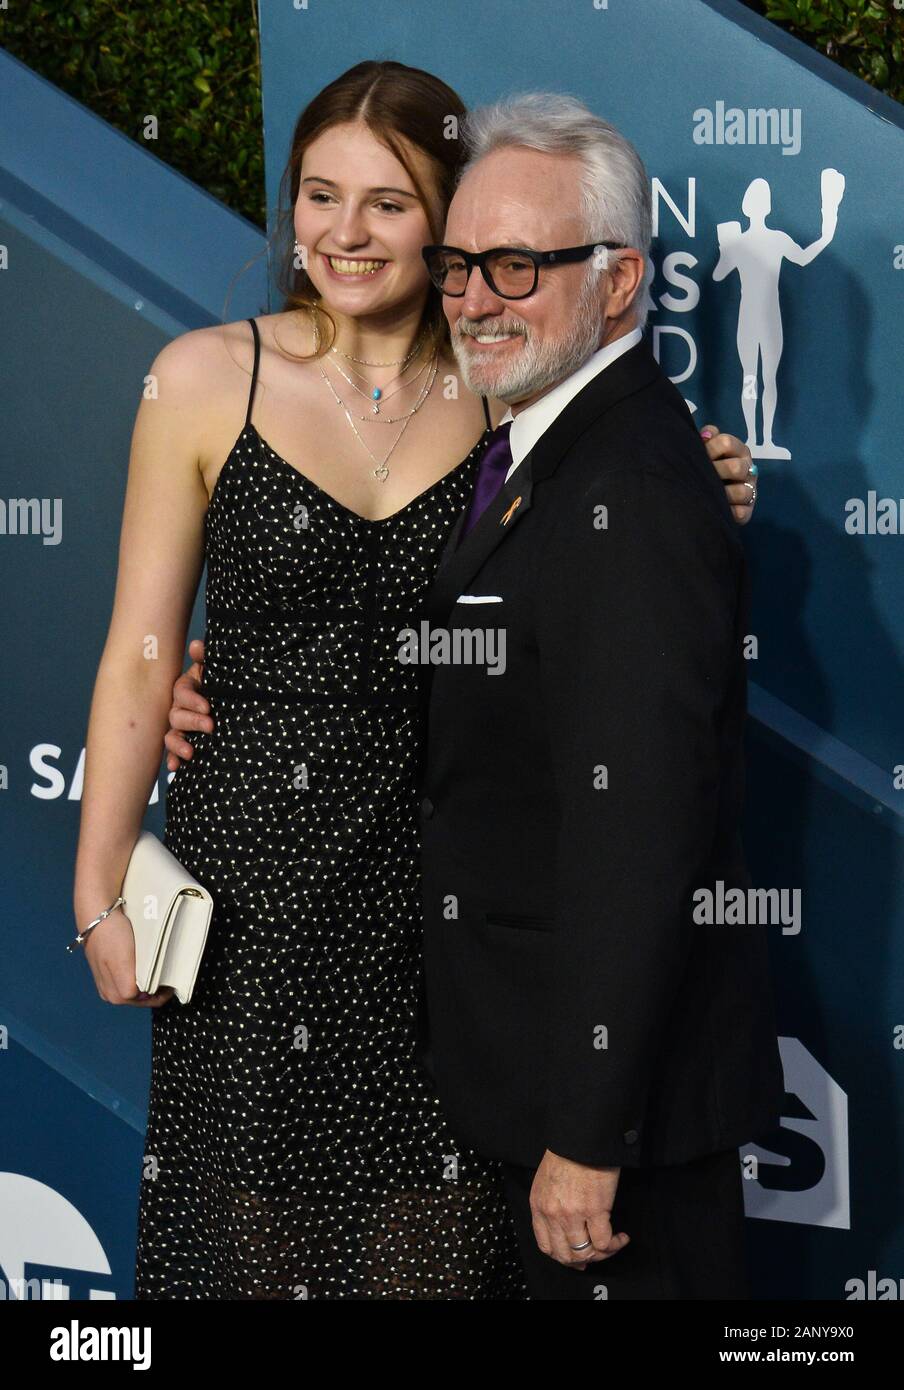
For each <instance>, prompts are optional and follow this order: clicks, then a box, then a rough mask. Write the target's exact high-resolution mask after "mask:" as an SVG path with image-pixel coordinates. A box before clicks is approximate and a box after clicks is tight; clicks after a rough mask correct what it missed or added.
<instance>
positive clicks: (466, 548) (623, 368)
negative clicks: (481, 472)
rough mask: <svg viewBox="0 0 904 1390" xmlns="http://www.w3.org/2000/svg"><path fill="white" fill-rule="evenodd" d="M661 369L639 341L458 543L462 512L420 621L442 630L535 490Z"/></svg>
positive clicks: (593, 383) (567, 411) (572, 407)
mask: <svg viewBox="0 0 904 1390" xmlns="http://www.w3.org/2000/svg"><path fill="white" fill-rule="evenodd" d="M660 375H661V369H660V367H659V365H658V364H657V362H656V359H655V358H654V356H653V354H652V352H651V351H650V348H649V346H648V344H647V342H646V340H645V339H642V340H641V341H640V342H639V343H637V344H636V346H635V347H633V348H630V349H629V351H628V352H626V353H624V355H623V356H621V357H618V358H616V360H615V361H614V362H612V363H611V364H610V365H609V366H608V367H605V368H604V369H603V370H602V371H601V372H599V373H598V374H597V375H596V376H595V377H593V378H592V379H591V380H590V381H588V383H587V385H586V386H585V387H584V388H583V390H581V391H579V392H578V394H577V395H576V396H574V397H573V398H572V399H571V400H570V401H569V402H568V404H567V405H566V406H565V408H564V409H563V410H562V411H561V413H560V414H559V415H557V416H556V418H555V420H553V422H552V424H551V425H550V426H549V428H548V429H547V430H546V431H545V433H544V434H542V435H541V436H540V438H539V439H538V440H537V442H536V444H535V445H534V447H533V448H532V449H531V451H530V453H529V454H528V455H527V456H526V458H524V459H523V460H522V462H521V463H520V464H519V466H518V467H517V468H516V469H515V471H514V473H513V474H512V476H511V478H509V480H508V482H507V483H505V484H504V486H503V487H502V489H501V490H500V492H499V493H498V494H497V495H496V497H495V498H494V499H493V501H492V502H491V503H490V505H489V506H488V507H487V508H486V510H485V511H484V512H483V513H482V515H481V516H480V517H479V518H478V520H477V521H476V522H475V524H474V526H473V528H472V529H471V530H470V531H469V532H468V534H467V535H466V536H465V537H464V539H463V540H461V543H460V544H459V540H460V537H461V532H462V528H463V526H464V524H465V515H466V511H465V512H462V514H461V516H460V517H459V518H458V521H457V522H456V523H455V525H454V527H453V528H452V532H451V534H450V536H449V540H448V542H447V544H446V546H445V549H444V550H443V554H442V557H441V559H440V564H439V568H438V569H437V572H436V575H435V577H434V580H433V583H432V585H431V587H430V589H429V591H428V593H427V597H426V599H425V602H424V608H423V616H424V617H426V618H427V620H428V621H429V622H430V624H431V626H437V627H442V626H444V625H445V623H446V622H447V620H448V618H449V614H450V612H451V610H452V608H453V607H454V606H455V603H456V601H457V599H458V596H459V594H461V593H462V592H463V591H464V590H465V589H466V588H467V586H468V584H469V583H470V581H471V580H472V579H473V578H474V576H475V575H476V574H477V572H478V571H479V570H480V569H481V567H482V566H483V564H484V563H485V561H486V560H487V559H488V558H489V556H490V555H492V553H493V551H494V550H495V549H496V547H497V546H499V545H501V544H502V543H503V541H505V540H506V539H507V537H508V536H510V535H512V534H513V533H514V531H515V530H516V528H517V526H518V523H519V522H520V521H522V520H523V519H524V517H525V516H526V515H527V513H528V512H529V511H530V508H531V503H532V498H533V492H534V488H535V486H536V485H537V484H538V483H540V482H541V481H543V480H544V479H546V478H548V477H549V476H550V475H551V474H552V473H554V472H555V470H556V468H557V467H558V464H559V462H560V460H561V459H562V458H563V456H564V455H565V454H566V453H567V452H568V450H569V449H570V448H571V446H572V445H573V444H574V442H575V440H577V439H578V438H579V437H580V435H582V434H583V433H584V431H585V430H587V429H588V428H589V427H590V426H591V425H592V424H593V423H594V421H595V420H597V419H599V417H600V416H601V415H603V414H605V412H606V411H607V410H609V409H610V408H611V407H612V406H613V405H615V404H616V402H618V401H620V400H624V398H625V397H626V396H630V395H633V393H634V392H635V391H640V390H642V389H643V387H645V386H648V385H650V383H651V382H653V381H655V380H656V378H657V376H660Z"/></svg>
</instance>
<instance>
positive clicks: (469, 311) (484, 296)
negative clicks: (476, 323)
mask: <svg viewBox="0 0 904 1390" xmlns="http://www.w3.org/2000/svg"><path fill="white" fill-rule="evenodd" d="M459 303H460V304H461V312H462V314H463V315H464V316H465V318H469V319H479V318H484V317H486V316H487V315H489V314H501V313H502V312H503V309H504V307H505V300H503V299H501V298H500V297H499V295H498V294H496V293H495V291H493V290H491V289H490V287H489V285H488V284H487V282H486V280H485V279H484V278H483V274H482V273H481V270H480V266H477V265H475V266H473V267H472V269H471V274H470V275H469V276H468V283H467V284H466V285H465V292H464V297H463V298H462V299H461V300H460V301H459Z"/></svg>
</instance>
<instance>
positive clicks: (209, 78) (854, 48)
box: [0, 0, 904, 227]
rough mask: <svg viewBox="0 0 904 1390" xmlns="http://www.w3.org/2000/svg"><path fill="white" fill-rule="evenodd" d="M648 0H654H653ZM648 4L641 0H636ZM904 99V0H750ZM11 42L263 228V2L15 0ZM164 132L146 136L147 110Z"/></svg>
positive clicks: (6, 14)
mask: <svg viewBox="0 0 904 1390" xmlns="http://www.w3.org/2000/svg"><path fill="white" fill-rule="evenodd" d="M641 2H642V0H641ZM635 3H637V0H635ZM744 3H745V4H747V5H748V6H749V8H751V9H754V10H758V11H759V13H760V14H764V15H765V16H766V18H767V19H771V20H774V21H775V22H776V23H777V24H780V25H781V26H782V27H783V28H785V29H788V30H789V31H790V32H791V33H792V34H796V35H797V37H798V38H801V39H803V40H805V41H806V42H807V43H810V44H812V45H813V46H814V47H815V48H818V49H819V50H820V51H821V52H823V53H825V54H827V56H828V57H830V58H832V59H834V60H835V61H836V62H837V63H840V64H841V65H842V66H843V67H846V68H848V69H849V70H850V71H851V72H854V73H856V74H857V76H858V77H862V78H864V79H865V80H866V81H867V82H870V83H872V84H873V85H874V86H875V87H879V88H881V89H882V90H883V91H885V92H887V93H888V94H889V95H890V96H893V97H895V98H897V100H898V101H902V100H904V9H900V8H898V5H899V4H904V0H881V2H880V0H744ZM8 6H9V8H8V9H5V10H3V9H0V43H2V44H3V46H4V47H5V48H7V49H8V50H9V52H10V53H13V54H15V56H16V57H17V58H20V59H21V60H22V62H23V63H27V64H28V66H29V67H31V68H34V70H35V72H38V73H40V74H41V76H42V77H46V78H47V79H48V80H49V81H50V82H53V83H55V84H56V86H58V87H61V88H62V89H63V91H66V92H69V93H70V95H72V96H74V97H75V98H76V99H77V100H78V101H81V102H83V103H84V104H85V106H88V107H90V108H91V110H92V111H96V112H97V114H98V115H99V116H103V118H104V120H107V121H109V122H110V123H111V125H114V126H116V127H117V128H118V129H119V130H122V131H124V132H125V133H126V134H127V135H130V136H131V137H132V138H133V139H134V140H138V141H142V142H144V143H146V144H147V145H148V148H149V149H151V150H153V152H154V154H156V155H158V156H159V158H160V159H163V160H165V161H166V163H167V164H170V165H171V166H172V167H173V168H174V169H178V170H180V172H182V173H183V174H185V175H186V176H187V177H188V178H190V179H193V180H194V182H195V183H198V184H200V185H201V186H202V187H203V188H206V189H207V191H208V192H209V193H212V194H213V195H214V196H215V197H217V198H220V199H221V200H222V201H223V202H224V203H227V204H228V205H229V206H230V207H232V208H234V209H235V210H236V211H237V212H241V213H244V215H245V216H246V217H248V218H249V219H250V220H251V221H252V222H256V223H257V224H258V225H259V226H260V227H264V226H265V225H266V216H265V197H264V166H263V140H262V134H261V95H260V62H259V53H258V32H257V31H258V23H257V7H256V5H255V2H254V0H8ZM148 115H152V116H156V117H157V121H158V138H157V139H156V140H152V141H148V140H145V136H144V129H145V117H146V116H148Z"/></svg>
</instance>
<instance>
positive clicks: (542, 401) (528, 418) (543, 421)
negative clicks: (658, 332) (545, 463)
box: [499, 328, 643, 482]
mask: <svg viewBox="0 0 904 1390" xmlns="http://www.w3.org/2000/svg"><path fill="white" fill-rule="evenodd" d="M642 337H643V329H641V328H633V329H632V330H631V332H630V333H626V334H625V335H624V337H623V338H616V339H615V341H614V342H612V343H606V345H605V346H604V347H601V348H597V350H596V352H594V353H592V354H591V355H590V357H588V358H587V361H586V362H585V363H584V364H583V366H581V367H578V369H577V371H576V372H572V373H571V376H567V377H566V378H565V380H564V381H560V382H559V383H558V385H557V386H554V387H553V388H552V390H551V391H547V392H546V394H545V395H544V396H541V397H540V398H539V400H536V401H534V402H533V404H532V405H529V406H526V407H525V408H524V410H519V412H518V414H517V415H514V416H513V415H512V412H511V410H507V411H506V412H505V414H504V415H503V417H502V419H501V420H500V421H499V424H500V425H504V424H505V422H506V421H507V420H511V421H512V428H511V430H510V431H509V448H510V449H511V451H512V466H511V468H510V469H509V471H508V473H506V475H505V481H506V482H508V480H509V478H510V477H511V476H512V474H513V473H514V471H515V469H516V468H517V467H518V465H519V464H520V463H522V462H523V460H524V459H526V458H527V455H528V454H529V453H530V451H531V449H532V448H533V447H534V445H535V444H536V442H537V440H538V439H539V438H540V436H541V435H542V434H545V433H546V431H547V430H548V429H549V427H550V425H551V424H552V422H553V420H554V419H555V418H556V416H557V415H559V414H560V413H561V412H562V411H563V410H564V409H565V407H566V405H567V404H568V402H569V401H570V400H571V399H572V398H573V397H574V396H576V395H577V394H578V392H579V391H582V390H583V389H584V387H585V386H586V385H587V383H588V381H592V380H593V378H594V377H595V376H597V375H598V374H599V373H600V372H601V371H603V370H604V368H606V367H608V366H609V365H610V363H612V362H614V361H615V359H616V358H617V357H621V355H622V353H624V352H629V351H630V349H631V348H632V347H636V346H637V344H638V343H639V342H640V340H641V338H642Z"/></svg>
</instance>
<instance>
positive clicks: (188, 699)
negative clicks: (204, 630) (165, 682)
mask: <svg viewBox="0 0 904 1390" xmlns="http://www.w3.org/2000/svg"><path fill="white" fill-rule="evenodd" d="M188 654H189V656H190V657H191V658H192V664H191V666H189V668H188V670H187V671H183V672H182V675H181V676H180V677H179V679H178V680H177V681H176V683H175V685H174V686H173V707H172V709H171V710H170V716H169V717H170V727H169V728H168V729H167V731H166V734H165V736H164V739H163V742H164V743H165V745H166V750H167V757H166V765H167V767H168V769H169V770H170V772H175V771H176V769H177V768H178V767H179V766H180V765H181V763H182V762H183V761H188V759H189V758H190V757H191V755H192V753H193V752H194V751H195V750H194V748H193V747H192V745H191V744H190V743H189V742H188V740H187V739H184V738H183V737H182V734H181V733H180V732H179V731H180V730H182V732H185V731H186V730H188V729H200V730H202V731H203V732H204V733H207V734H210V733H213V719H212V717H211V713H210V705H209V704H208V702H207V701H206V700H205V698H204V696H203V695H202V694H201V668H202V666H203V665H204V643H203V642H202V641H201V639H200V638H199V637H195V638H193V639H192V641H191V642H189V644H188Z"/></svg>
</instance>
